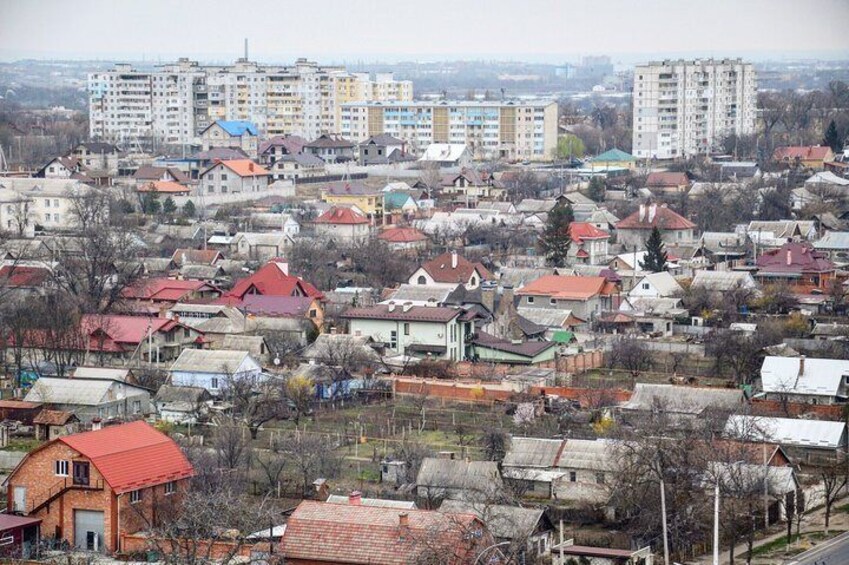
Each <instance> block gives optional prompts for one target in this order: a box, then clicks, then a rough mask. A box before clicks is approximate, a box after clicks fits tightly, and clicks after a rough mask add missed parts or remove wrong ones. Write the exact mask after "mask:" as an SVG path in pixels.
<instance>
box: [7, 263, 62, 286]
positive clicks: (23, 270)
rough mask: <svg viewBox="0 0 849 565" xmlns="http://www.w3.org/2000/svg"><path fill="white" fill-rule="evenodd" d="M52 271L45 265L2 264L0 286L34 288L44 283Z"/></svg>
mask: <svg viewBox="0 0 849 565" xmlns="http://www.w3.org/2000/svg"><path fill="white" fill-rule="evenodd" d="M51 276H52V273H51V272H50V269H48V268H46V267H29V266H23V265H3V266H2V267H0V286H3V287H7V288H35V287H39V286H42V285H44V283H46V282H47V281H48V280H49V279H50V277H51Z"/></svg>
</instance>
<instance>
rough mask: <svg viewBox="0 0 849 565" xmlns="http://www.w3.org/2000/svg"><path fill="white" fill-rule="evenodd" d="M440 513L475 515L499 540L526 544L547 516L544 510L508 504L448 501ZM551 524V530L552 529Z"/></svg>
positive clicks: (441, 506) (440, 509)
mask: <svg viewBox="0 0 849 565" xmlns="http://www.w3.org/2000/svg"><path fill="white" fill-rule="evenodd" d="M439 511H440V512H443V513H444V512H451V513H463V514H474V515H475V516H477V517H478V518H480V519H481V521H482V522H483V523H484V524H485V525H486V527H487V529H488V530H489V531H490V532H491V533H492V535H493V536H494V537H495V538H496V539H499V540H506V539H510V540H516V541H521V542H524V541H525V540H527V539H528V538H529V537H530V536H531V535H533V534H534V532H536V531H537V528H541V527H542V526H541V524H540V521H541V520H542V519H543V517H544V515H545V510H544V509H543V508H522V507H521V506H510V505H507V504H475V503H473V502H466V501H462V500H446V501H445V502H443V503H442V504H441V505H440V506H439ZM550 527H551V526H550V524H549V528H550Z"/></svg>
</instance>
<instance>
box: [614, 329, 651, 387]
mask: <svg viewBox="0 0 849 565" xmlns="http://www.w3.org/2000/svg"><path fill="white" fill-rule="evenodd" d="M652 359H653V357H652V354H651V352H650V351H649V350H648V349H647V348H646V347H645V344H644V343H643V342H641V341H639V340H637V339H636V338H633V337H621V338H619V339H617V340H616V341H615V342H613V347H612V349H611V352H610V358H609V364H610V366H611V367H618V368H620V369H625V370H626V371H628V372H629V373H630V374H631V377H632V378H634V379H636V378H637V377H639V376H640V373H642V372H643V371H647V370H649V369H651V367H652Z"/></svg>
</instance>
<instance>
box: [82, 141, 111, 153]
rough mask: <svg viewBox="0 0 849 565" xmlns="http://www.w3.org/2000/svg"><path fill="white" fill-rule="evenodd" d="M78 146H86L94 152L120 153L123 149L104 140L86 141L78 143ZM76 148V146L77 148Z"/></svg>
mask: <svg viewBox="0 0 849 565" xmlns="http://www.w3.org/2000/svg"><path fill="white" fill-rule="evenodd" d="M77 147H85V148H86V149H88V150H89V151H91V152H93V153H118V152H120V151H121V150H120V149H118V147H116V146H115V145H112V144H111V143H105V142H102V141H86V142H83V143H80V144H79V145H77ZM75 149H76V148H75Z"/></svg>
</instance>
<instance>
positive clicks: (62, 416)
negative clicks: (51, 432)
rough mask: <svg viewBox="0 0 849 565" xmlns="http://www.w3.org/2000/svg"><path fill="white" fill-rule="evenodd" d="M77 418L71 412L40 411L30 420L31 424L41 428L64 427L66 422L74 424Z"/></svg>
mask: <svg viewBox="0 0 849 565" xmlns="http://www.w3.org/2000/svg"><path fill="white" fill-rule="evenodd" d="M77 420H79V418H77V417H76V415H74V413H73V412H68V411H67V410H42V411H41V412H39V413H38V415H37V416H36V417H35V418H33V419H32V423H33V424H41V425H42V426H64V425H65V424H67V423H68V422H75V421H77Z"/></svg>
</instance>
